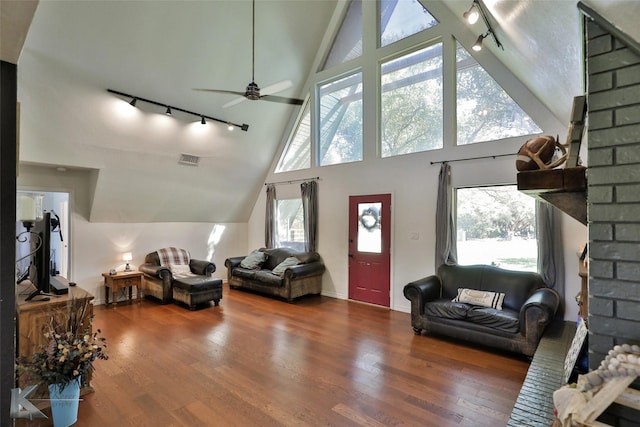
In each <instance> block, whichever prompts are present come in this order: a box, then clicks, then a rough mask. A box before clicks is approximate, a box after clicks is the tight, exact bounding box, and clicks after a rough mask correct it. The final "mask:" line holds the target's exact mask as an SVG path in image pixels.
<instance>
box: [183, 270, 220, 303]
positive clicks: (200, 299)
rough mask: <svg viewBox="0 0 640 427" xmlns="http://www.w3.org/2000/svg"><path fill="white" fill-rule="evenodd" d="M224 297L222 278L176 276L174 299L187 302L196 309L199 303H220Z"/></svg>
mask: <svg viewBox="0 0 640 427" xmlns="http://www.w3.org/2000/svg"><path fill="white" fill-rule="evenodd" d="M221 299H222V280H221V279H214V278H212V277H204V276H186V277H180V278H174V280H173V301H174V302H175V301H179V302H181V303H184V304H186V305H187V306H188V307H189V309H190V310H195V309H196V306H197V305H199V304H203V303H207V302H209V301H213V303H214V305H216V306H217V305H218V304H219V303H220V300H221Z"/></svg>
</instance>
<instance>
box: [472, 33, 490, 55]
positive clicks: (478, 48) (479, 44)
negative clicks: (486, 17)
mask: <svg viewBox="0 0 640 427" xmlns="http://www.w3.org/2000/svg"><path fill="white" fill-rule="evenodd" d="M488 35H489V31H487V34H480V35H479V36H478V40H476V42H475V43H474V44H473V46H471V49H473V50H475V51H476V52H480V51H481V50H482V40H483V39H484V38H485V37H487V36H488Z"/></svg>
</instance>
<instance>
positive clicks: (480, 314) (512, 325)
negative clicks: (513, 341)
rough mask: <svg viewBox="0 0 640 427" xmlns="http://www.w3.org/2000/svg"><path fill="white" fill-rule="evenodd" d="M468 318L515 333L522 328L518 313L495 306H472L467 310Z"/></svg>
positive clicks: (477, 322)
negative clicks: (498, 308) (497, 308)
mask: <svg viewBox="0 0 640 427" xmlns="http://www.w3.org/2000/svg"><path fill="white" fill-rule="evenodd" d="M467 320H469V321H471V322H473V323H476V324H478V325H483V326H487V327H490V328H495V329H499V330H501V331H504V332H509V333H513V334H515V333H516V332H518V331H519V330H520V326H519V322H518V313H517V312H515V311H513V310H509V309H505V310H496V309H495V308H488V307H480V306H471V308H470V309H469V311H468V312H467Z"/></svg>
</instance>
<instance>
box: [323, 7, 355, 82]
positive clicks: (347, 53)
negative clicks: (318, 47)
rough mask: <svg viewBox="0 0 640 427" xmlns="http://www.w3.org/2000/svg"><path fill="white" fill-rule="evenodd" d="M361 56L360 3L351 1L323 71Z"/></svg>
mask: <svg viewBox="0 0 640 427" xmlns="http://www.w3.org/2000/svg"><path fill="white" fill-rule="evenodd" d="M361 55H362V1H361V0H352V1H351V3H350V4H349V8H348V9H347V14H346V15H345V17H344V20H343V21H342V25H341V26H340V30H338V34H337V35H336V38H335V39H334V40H333V45H331V50H330V51H329V55H328V56H327V59H326V61H325V63H324V67H323V69H325V70H326V69H329V68H331V67H333V66H335V65H338V64H342V63H344V62H347V61H350V60H352V59H355V58H358V57H360V56H361Z"/></svg>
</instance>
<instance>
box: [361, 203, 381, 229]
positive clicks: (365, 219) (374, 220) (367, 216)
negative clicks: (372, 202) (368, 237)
mask: <svg viewBox="0 0 640 427" xmlns="http://www.w3.org/2000/svg"><path fill="white" fill-rule="evenodd" d="M359 219H360V224H362V226H363V227H364V228H366V229H367V230H373V229H374V228H376V227H378V226H379V225H380V213H379V212H378V209H376V208H367V209H365V210H364V211H362V213H361V214H360V217H359Z"/></svg>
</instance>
